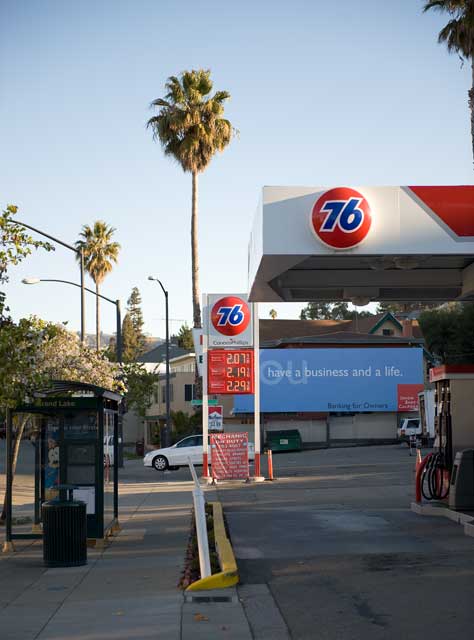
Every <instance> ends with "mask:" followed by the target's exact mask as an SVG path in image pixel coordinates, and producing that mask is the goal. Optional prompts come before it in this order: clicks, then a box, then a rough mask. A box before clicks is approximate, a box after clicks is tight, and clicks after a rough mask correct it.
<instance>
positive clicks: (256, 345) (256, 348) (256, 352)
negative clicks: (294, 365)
mask: <svg viewBox="0 0 474 640" xmlns="http://www.w3.org/2000/svg"><path fill="white" fill-rule="evenodd" d="M252 306H253V356H254V357H253V360H254V385H253V386H254V425H255V428H254V438H255V469H254V475H255V479H256V480H257V479H260V478H261V470H260V450H261V443H260V329H259V319H258V304H257V303H256V302H253V303H252Z"/></svg>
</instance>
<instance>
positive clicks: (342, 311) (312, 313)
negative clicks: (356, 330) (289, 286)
mask: <svg viewBox="0 0 474 640" xmlns="http://www.w3.org/2000/svg"><path fill="white" fill-rule="evenodd" d="M371 315H373V314H372V313H370V311H357V310H356V309H349V305H348V303H347V302H334V303H330V302H308V304H307V305H306V307H304V309H302V310H301V313H300V320H352V319H353V318H356V317H359V318H365V317H367V316H371Z"/></svg>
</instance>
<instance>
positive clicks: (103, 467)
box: [5, 381, 122, 550]
mask: <svg viewBox="0 0 474 640" xmlns="http://www.w3.org/2000/svg"><path fill="white" fill-rule="evenodd" d="M121 400H122V397H121V396H120V395H119V394H117V393H115V392H113V391H110V390H108V389H104V388H102V387H98V386H95V385H91V384H85V383H78V382H68V381H56V382H54V384H53V385H52V387H51V388H48V389H46V390H44V391H38V392H36V393H35V394H34V397H33V399H32V400H31V402H28V403H25V404H22V405H19V406H17V407H16V408H15V409H13V410H9V411H8V412H7V424H6V521H5V524H6V531H5V550H9V549H12V542H13V540H15V539H29V538H31V539H34V538H42V528H41V507H42V504H43V503H44V502H46V501H49V500H54V499H61V500H63V499H65V498H66V497H72V499H74V500H81V501H83V502H85V503H86V513H87V537H88V539H95V540H96V541H97V540H100V539H102V540H103V539H104V538H105V537H106V535H107V534H108V533H109V532H110V531H112V530H114V529H117V528H118V526H119V525H118V464H114V461H115V462H116V461H117V460H118V420H119V405H120V403H121ZM15 417H19V418H20V422H23V423H25V422H26V421H29V422H30V429H29V433H30V438H31V442H32V444H33V447H34V465H33V466H34V468H33V469H32V472H33V473H34V522H33V527H32V530H31V532H28V531H27V532H25V531H24V530H22V531H16V530H14V528H13V526H12V525H13V519H12V505H13V503H12V499H13V491H14V469H13V464H14V451H15V450H16V449H18V447H19V446H20V444H21V433H18V432H17V433H16V434H15V433H14V429H13V422H14V419H15ZM18 438H20V442H17V439H18ZM111 441H112V442H113V449H112V451H113V455H112V456H111V455H110V452H111V447H110V444H111ZM105 443H106V444H105ZM104 447H105V449H104Z"/></svg>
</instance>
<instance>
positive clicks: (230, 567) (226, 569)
mask: <svg viewBox="0 0 474 640" xmlns="http://www.w3.org/2000/svg"><path fill="white" fill-rule="evenodd" d="M210 504H211V505H212V515H213V518H214V538H215V543H216V550H217V555H218V558H219V565H220V568H221V570H220V571H219V573H214V574H212V575H211V576H208V577H207V578H201V579H200V580H196V582H193V583H192V584H190V585H189V587H188V588H187V589H186V591H204V590H209V589H226V588H228V587H233V586H234V585H236V584H237V583H238V582H239V571H238V569H237V562H236V561H235V556H234V551H233V549H232V545H231V543H230V540H229V538H228V537H227V533H226V530H225V524H224V512H223V510H222V504H221V503H220V502H211V503H210Z"/></svg>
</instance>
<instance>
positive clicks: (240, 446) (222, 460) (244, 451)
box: [211, 432, 249, 480]
mask: <svg viewBox="0 0 474 640" xmlns="http://www.w3.org/2000/svg"><path fill="white" fill-rule="evenodd" d="M211 467H212V477H213V478H215V479H216V480H246V479H247V478H248V477H249V454H248V434H247V433H242V432H238V433H219V434H212V435H211Z"/></svg>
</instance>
